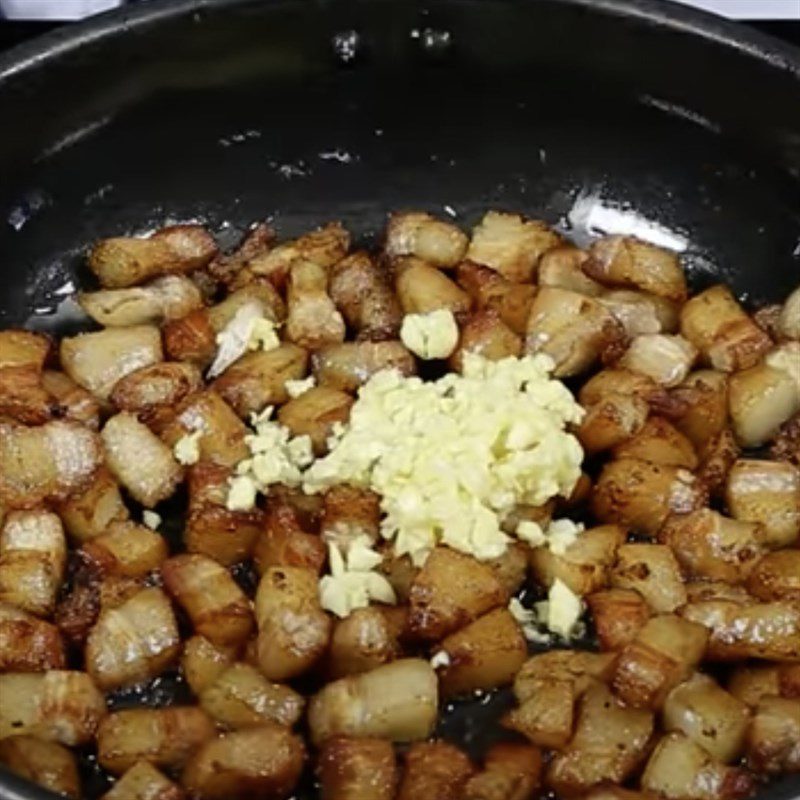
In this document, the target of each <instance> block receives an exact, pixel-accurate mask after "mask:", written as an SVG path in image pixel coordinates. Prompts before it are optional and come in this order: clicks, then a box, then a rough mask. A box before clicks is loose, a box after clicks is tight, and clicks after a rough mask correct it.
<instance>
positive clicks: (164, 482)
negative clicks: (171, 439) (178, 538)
mask: <svg viewBox="0 0 800 800" xmlns="http://www.w3.org/2000/svg"><path fill="white" fill-rule="evenodd" d="M101 435H102V437H103V444H104V445H105V450H106V462H107V464H108V468H109V469H110V470H111V472H112V474H113V475H114V477H116V478H117V480H118V481H119V482H120V483H121V484H122V486H124V487H125V489H127V491H128V492H129V493H130V494H131V496H132V497H133V498H134V499H136V500H138V501H139V502H140V503H141V504H142V505H143V506H146V507H147V508H152V507H153V506H154V505H156V504H157V503H160V502H161V501H162V500H166V499H167V498H168V497H171V496H172V494H173V492H174V491H175V489H176V488H177V486H178V484H179V483H180V481H181V480H182V478H183V469H182V468H181V466H180V464H178V462H177V461H176V460H175V457H174V456H173V454H172V451H171V450H170V449H169V447H167V446H166V445H165V444H164V443H163V442H162V441H161V440H160V439H159V438H158V437H157V436H156V435H155V434H154V433H153V432H152V431H151V430H150V429H149V428H148V427H147V426H146V425H144V424H143V423H141V422H139V420H138V419H136V417H135V416H134V415H133V414H131V413H129V412H127V411H123V412H121V413H120V414H117V415H115V416H113V417H111V419H109V420H108V421H107V422H106V424H105V427H104V428H103V431H102V434H101Z"/></svg>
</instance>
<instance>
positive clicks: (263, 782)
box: [181, 723, 305, 800]
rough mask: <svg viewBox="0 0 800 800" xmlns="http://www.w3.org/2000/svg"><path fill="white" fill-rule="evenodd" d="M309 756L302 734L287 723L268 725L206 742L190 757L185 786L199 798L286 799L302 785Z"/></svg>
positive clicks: (235, 732) (221, 799)
mask: <svg viewBox="0 0 800 800" xmlns="http://www.w3.org/2000/svg"><path fill="white" fill-rule="evenodd" d="M304 760H305V747H304V746H303V741H302V739H300V737H299V736H295V735H294V734H292V733H291V732H290V731H289V730H288V728H285V727H284V726H282V725H276V724H274V723H272V724H270V723H265V724H264V725H262V726H259V727H257V728H250V729H247V730H241V731H233V732H231V733H223V734H222V735H220V736H218V737H217V738H216V739H211V740H209V741H207V742H206V743H205V744H204V745H202V746H201V747H200V748H199V749H198V750H197V751H196V752H195V753H194V754H193V755H192V756H191V757H190V758H189V760H188V762H187V764H186V767H185V768H184V770H183V773H182V774H181V784H182V786H183V787H184V788H185V789H186V791H187V792H188V794H189V795H190V796H191V797H196V798H198V799H199V800H230V798H232V797H247V796H255V797H263V798H275V800H283V798H286V797H288V796H289V795H290V794H291V792H292V790H293V789H294V788H295V786H296V785H297V781H298V780H299V779H300V773H301V772H302V770H303V763H304Z"/></svg>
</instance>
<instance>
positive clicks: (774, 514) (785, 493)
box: [725, 458, 800, 548]
mask: <svg viewBox="0 0 800 800" xmlns="http://www.w3.org/2000/svg"><path fill="white" fill-rule="evenodd" d="M725 502H726V503H727V506H728V509H729V510H730V512H731V515H732V516H734V517H735V518H736V519H739V520H743V521H745V522H751V523H755V524H758V525H760V526H761V531H760V537H759V540H760V541H761V542H762V543H763V544H764V545H766V546H767V547H771V548H773V547H787V546H791V545H792V544H793V543H794V542H796V541H797V538H798V536H800V469H798V468H797V467H795V466H794V465H792V464H789V463H787V462H785V461H767V460H765V459H749V458H742V459H739V460H737V461H736V462H735V463H734V464H733V465H732V466H731V469H730V472H729V473H728V480H727V483H726V486H725Z"/></svg>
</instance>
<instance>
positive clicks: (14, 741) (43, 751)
mask: <svg viewBox="0 0 800 800" xmlns="http://www.w3.org/2000/svg"><path fill="white" fill-rule="evenodd" d="M0 764H2V765H3V766H5V767H6V769H8V770H9V771H10V772H13V773H14V774H15V775H19V776H20V777H21V778H25V779H26V780H29V781H32V782H33V783H35V784H38V785H39V786H41V787H43V788H45V789H48V790H49V791H51V792H55V793H56V794H58V795H62V796H64V797H71V798H74V800H80V797H81V796H82V792H81V778H80V774H79V773H78V764H77V762H76V760H75V755H74V754H73V753H72V752H71V751H70V750H67V748H66V747H62V745H60V744H57V743H56V742H46V741H44V740H42V739H38V738H36V737H35V736H10V737H9V738H8V739H3V740H0Z"/></svg>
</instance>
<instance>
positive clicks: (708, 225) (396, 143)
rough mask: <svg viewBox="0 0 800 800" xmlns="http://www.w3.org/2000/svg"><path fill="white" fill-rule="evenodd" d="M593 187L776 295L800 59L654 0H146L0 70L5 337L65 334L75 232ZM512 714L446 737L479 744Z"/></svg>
mask: <svg viewBox="0 0 800 800" xmlns="http://www.w3.org/2000/svg"><path fill="white" fill-rule="evenodd" d="M581 198H582V199H583V200H584V201H586V199H587V198H589V199H590V200H591V199H594V200H595V201H596V202H597V203H599V204H600V205H603V206H605V207H613V208H615V209H617V210H622V211H624V212H626V213H627V216H628V218H629V219H630V218H631V216H632V215H634V214H635V215H638V216H639V217H641V218H643V219H646V220H649V221H651V222H657V223H659V224H660V225H661V226H662V227H663V229H664V230H665V231H666V232H667V233H668V234H669V235H671V236H677V237H678V238H679V239H680V240H682V241H684V242H685V244H686V252H685V254H684V255H685V259H686V262H687V263H688V264H689V267H690V271H691V274H692V276H693V279H694V280H695V281H696V282H697V283H698V284H702V283H707V282H709V281H712V280H723V281H725V282H726V283H729V284H730V285H732V286H733V287H734V288H735V289H736V290H737V291H738V292H739V293H740V294H742V295H743V296H744V297H746V298H747V299H749V300H750V301H752V302H763V301H766V300H777V299H779V298H781V297H783V296H785V294H786V293H787V292H788V291H789V290H790V288H792V287H794V286H795V285H797V283H798V282H800V55H798V53H797V52H796V51H794V50H792V49H790V48H785V47H783V46H782V45H779V44H777V43H776V42H773V41H772V40H770V39H767V38H764V37H761V36H759V35H757V34H755V33H753V32H751V31H746V30H745V29H743V28H738V27H736V26H734V25H732V24H729V23H726V22H723V21H722V20H719V19H717V18H715V17H710V16H708V15H704V14H701V13H697V12H693V11H690V10H688V9H685V8H683V7H679V6H676V5H672V4H670V3H668V2H665V0H527V2H523V1H522V0H432V1H431V2H429V3H426V4H421V5H418V4H416V3H413V2H405V1H404V0H353V2H338V1H337V0H329V1H328V2H301V0H272V2H261V0H217V2H199V1H195V2H193V1H192V0H177V2H166V1H161V0H152V1H151V2H149V3H145V4H143V5H142V6H141V7H137V9H136V10H134V11H132V12H117V13H114V14H110V15H105V16H103V17H101V18H98V19H97V20H94V21H91V22H89V23H87V24H84V25H82V26H76V27H75V28H70V29H68V30H67V31H66V32H63V31H58V32H56V33H55V34H51V35H50V36H48V37H46V38H45V39H43V40H41V42H40V43H36V44H33V45H29V46H26V47H24V48H20V49H18V50H16V51H13V52H12V53H11V55H10V56H7V57H5V58H0V271H2V279H1V280H0V325H3V326H8V325H11V324H21V323H24V322H26V321H28V322H29V323H31V324H35V325H37V326H39V327H44V328H52V329H55V330H59V331H63V330H68V329H69V327H70V325H71V324H73V323H71V322H70V319H69V316H68V315H67V314H64V305H63V304H61V301H62V300H63V296H64V295H63V293H64V292H68V291H69V289H70V284H69V281H72V282H73V283H75V284H77V283H79V282H82V281H86V280H88V278H87V276H86V275H85V274H83V272H82V268H81V254H82V252H83V250H84V248H85V246H86V244H87V243H88V242H90V241H92V240H93V239H95V238H97V237H100V236H108V235H115V234H120V233H126V232H132V231H133V232H136V231H145V230H148V229H150V228H152V227H155V226H157V225H160V224H161V223H163V222H164V220H166V219H172V220H189V219H201V220H204V221H206V222H207V223H208V224H209V226H210V227H211V228H212V230H214V231H216V232H217V233H218V234H219V235H220V237H221V240H222V241H232V240H234V239H235V238H236V235H237V233H238V232H240V231H241V230H243V229H244V228H245V227H246V226H247V225H248V224H249V223H250V222H252V221H253V220H257V219H265V218H269V219H271V220H272V221H273V224H274V225H275V226H276V227H277V229H278V230H279V232H280V233H281V235H284V236H291V235H293V234H295V233H298V232H300V231H303V230H306V229H308V228H310V227H313V226H315V225H317V224H319V223H321V222H323V221H327V220H330V219H341V220H342V221H343V222H344V223H345V224H346V225H347V226H348V227H349V228H350V229H352V230H353V231H354V233H355V234H356V235H357V236H358V237H360V238H361V239H362V241H364V242H365V243H366V244H370V242H371V240H370V238H369V237H370V236H371V235H373V234H374V233H375V232H376V231H379V230H380V229H381V228H382V226H383V223H384V221H385V217H386V214H387V212H388V211H389V210H392V209H398V208H404V207H407V208H426V209H429V210H431V211H433V212H435V213H439V214H449V215H455V217H456V220H457V221H458V222H459V223H460V224H462V225H465V226H469V225H470V224H472V223H473V222H474V221H475V219H476V218H477V216H478V215H479V214H480V213H481V212H482V211H483V210H484V209H486V208H487V207H497V208H504V209H513V210H519V211H522V212H525V213H527V214H530V215H533V216H536V217H541V218H544V219H546V220H548V221H549V222H551V223H554V224H560V225H564V226H565V227H568V225H565V222H566V220H567V217H568V214H569V212H570V209H572V208H573V207H574V205H575V202H576V200H579V199H581ZM60 304H61V305H60ZM57 308H58V309H60V310H59V313H58V314H56V315H55V316H54V315H52V312H53V310H55V309H57ZM156 692H157V693H158V692H160V693H161V694H162V696H169V692H165V688H164V682H163V681H162V682H161V685H160V686H159V687H157V689H156ZM148 698H149V699H152V692H151V693H150V695H148V694H147V693H145V699H148ZM0 702H2V698H0ZM506 702H507V698H506V697H505V696H504V695H502V694H501V696H500V697H499V698H496V699H493V698H484V699H483V700H478V701H476V702H474V703H470V704H467V705H461V706H458V707H457V708H456V709H455V710H454V711H452V712H451V713H449V714H448V715H447V719H446V721H445V723H444V724H443V726H442V733H443V734H444V735H445V736H449V737H450V738H452V739H453V740H454V741H457V742H459V743H461V744H462V745H464V746H466V747H467V749H468V750H471V751H473V752H479V751H480V750H481V749H482V746H483V745H484V743H485V742H486V741H487V740H489V739H491V737H492V736H494V735H496V726H495V725H493V720H494V719H496V717H497V716H498V713H499V712H500V711H501V707H502V705H503V704H504V703H506ZM4 780H5V779H0V798H2V797H8V798H14V800H17V798H20V799H21V798H26V800H28V798H31V799H32V798H36V797H44V796H45V795H44V794H42V793H37V792H35V791H34V790H29V789H27V788H17V789H16V790H15V789H13V788H12V783H11V782H8V783H4V782H3V781H4ZM17 786H18V787H19V786H20V785H19V784H17ZM15 791H16V792H17V793H16V794H15V793H14V792H15ZM760 796H761V797H763V798H771V799H772V798H774V800H779V798H780V800H789V798H793V797H798V796H800V782H798V779H797V778H795V779H790V780H784V781H783V782H782V783H781V784H780V785H774V786H771V787H768V788H765V789H764V790H763V792H762V793H761V795H760ZM311 797H313V792H312V791H311V790H309V792H308V793H307V794H305V795H302V798H303V800H306V798H311Z"/></svg>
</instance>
